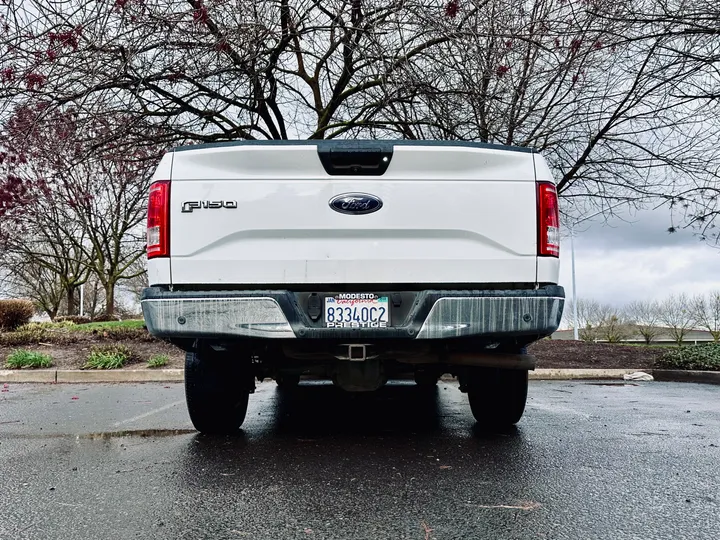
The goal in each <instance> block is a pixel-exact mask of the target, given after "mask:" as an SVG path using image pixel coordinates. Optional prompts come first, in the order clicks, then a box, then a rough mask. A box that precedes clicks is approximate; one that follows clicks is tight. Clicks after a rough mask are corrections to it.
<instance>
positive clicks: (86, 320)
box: [55, 315, 90, 324]
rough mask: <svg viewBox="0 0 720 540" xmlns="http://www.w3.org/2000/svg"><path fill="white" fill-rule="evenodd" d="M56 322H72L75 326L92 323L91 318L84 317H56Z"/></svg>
mask: <svg viewBox="0 0 720 540" xmlns="http://www.w3.org/2000/svg"><path fill="white" fill-rule="evenodd" d="M55 322H57V323H60V322H71V323H74V324H87V323H89V322H90V317H85V316H84V315H63V316H62V317H55Z"/></svg>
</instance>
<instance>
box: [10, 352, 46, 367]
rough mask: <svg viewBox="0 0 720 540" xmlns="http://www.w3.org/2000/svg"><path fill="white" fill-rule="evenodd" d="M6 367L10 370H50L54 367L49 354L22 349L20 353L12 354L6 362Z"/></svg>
mask: <svg viewBox="0 0 720 540" xmlns="http://www.w3.org/2000/svg"><path fill="white" fill-rule="evenodd" d="M5 366H6V367H7V368H8V369H23V368H29V369H37V368H49V367H51V366H52V358H51V357H50V355H49V354H43V353H40V352H33V351H25V350H22V349H20V350H19V351H13V352H12V353H10V355H9V356H8V357H7V361H6V362H5Z"/></svg>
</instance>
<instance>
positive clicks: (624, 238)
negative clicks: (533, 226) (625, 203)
mask: <svg viewBox="0 0 720 540" xmlns="http://www.w3.org/2000/svg"><path fill="white" fill-rule="evenodd" d="M626 219H628V220H629V221H630V222H623V221H622V220H619V219H616V220H613V221H611V222H610V225H604V224H603V222H602V219H601V218H598V221H593V222H586V223H583V224H582V225H581V226H580V229H581V230H579V231H577V233H576V236H575V270H576V280H577V294H578V297H579V298H594V299H596V300H599V301H601V302H606V303H611V304H614V305H618V306H620V305H623V304H625V303H627V302H630V301H632V300H647V299H662V298H664V297H666V296H667V295H669V294H670V293H679V292H686V293H688V294H697V293H704V292H708V291H711V290H714V289H720V249H718V248H717V247H713V246H712V245H709V244H707V243H705V242H701V241H700V240H699V239H698V238H697V237H696V236H694V235H693V233H692V231H689V230H680V231H679V232H676V233H673V234H669V233H668V232H667V229H668V227H669V226H670V224H671V222H670V215H669V212H668V210H667V209H666V208H663V209H658V210H653V211H651V210H648V211H643V212H639V213H637V214H635V215H634V216H627V218H626ZM561 250H562V251H561V267H560V284H561V285H563V286H564V287H565V294H566V296H567V297H568V298H571V297H572V280H571V257H570V239H569V238H567V237H566V238H564V239H563V240H562V244H561Z"/></svg>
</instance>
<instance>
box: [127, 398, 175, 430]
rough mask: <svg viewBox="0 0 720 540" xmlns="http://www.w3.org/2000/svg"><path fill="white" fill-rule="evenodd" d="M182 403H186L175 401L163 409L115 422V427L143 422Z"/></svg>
mask: <svg viewBox="0 0 720 540" xmlns="http://www.w3.org/2000/svg"><path fill="white" fill-rule="evenodd" d="M182 403H185V400H184V399H181V400H179V401H175V402H173V403H168V404H167V405H163V406H162V407H158V408H157V409H154V410H152V411H148V412H146V413H142V414H138V415H137V416H133V417H132V418H128V419H127V420H121V421H120V422H115V423H114V424H113V427H118V426H122V425H123V424H130V423H132V422H137V421H138V420H142V419H143V418H147V417H148V416H152V415H153V414H157V413H160V412H163V411H167V410H168V409H172V408H173V407H176V406H177V405H180V404H182Z"/></svg>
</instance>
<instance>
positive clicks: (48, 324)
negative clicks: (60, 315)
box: [15, 319, 75, 332]
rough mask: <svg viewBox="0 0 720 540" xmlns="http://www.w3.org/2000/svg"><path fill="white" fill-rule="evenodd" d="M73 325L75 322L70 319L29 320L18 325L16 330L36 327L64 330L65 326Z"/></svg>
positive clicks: (21, 330) (22, 330)
mask: <svg viewBox="0 0 720 540" xmlns="http://www.w3.org/2000/svg"><path fill="white" fill-rule="evenodd" d="M73 326H75V323H72V322H70V321H61V322H58V321H57V319H56V320H55V321H43V322H31V323H27V324H23V325H22V326H21V327H19V328H18V329H17V330H15V331H16V332H24V331H26V330H34V329H37V328H42V329H45V330H65V329H67V328H72V327H73Z"/></svg>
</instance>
